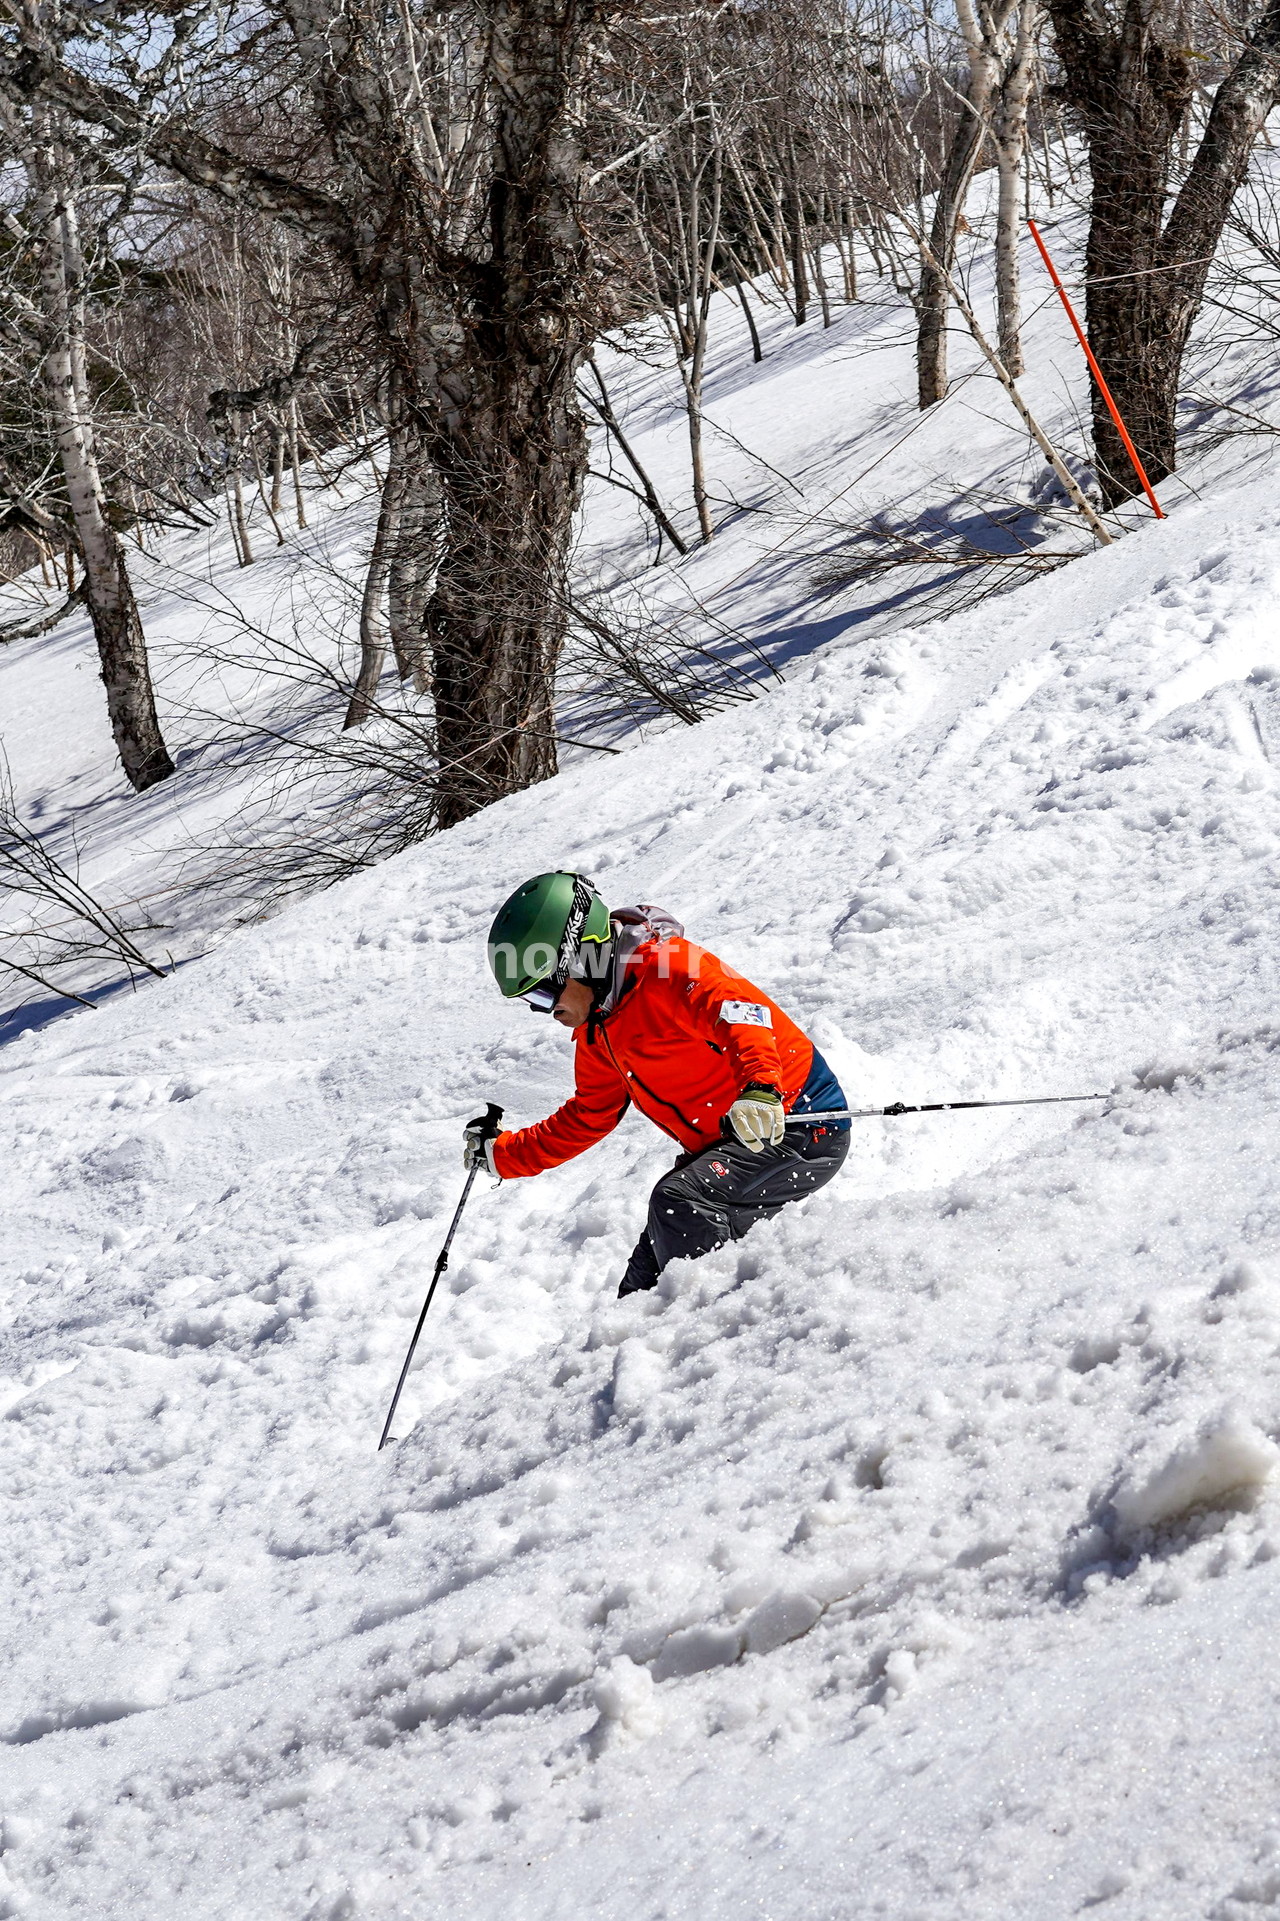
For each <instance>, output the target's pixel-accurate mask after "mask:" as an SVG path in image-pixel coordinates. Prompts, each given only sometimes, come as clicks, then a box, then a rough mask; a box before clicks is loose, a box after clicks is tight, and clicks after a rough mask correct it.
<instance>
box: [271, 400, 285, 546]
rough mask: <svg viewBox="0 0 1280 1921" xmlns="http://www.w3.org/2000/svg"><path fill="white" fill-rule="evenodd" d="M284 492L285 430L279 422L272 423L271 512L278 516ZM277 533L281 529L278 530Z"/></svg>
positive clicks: (273, 421)
mask: <svg viewBox="0 0 1280 1921" xmlns="http://www.w3.org/2000/svg"><path fill="white" fill-rule="evenodd" d="M283 491H284V429H283V427H282V426H281V425H280V422H279V421H278V420H274V419H273V420H272V422H271V512H272V514H273V515H274V514H278V513H279V512H280V506H281V495H282V493H283ZM276 531H277V533H278V532H279V528H277V529H276Z"/></svg>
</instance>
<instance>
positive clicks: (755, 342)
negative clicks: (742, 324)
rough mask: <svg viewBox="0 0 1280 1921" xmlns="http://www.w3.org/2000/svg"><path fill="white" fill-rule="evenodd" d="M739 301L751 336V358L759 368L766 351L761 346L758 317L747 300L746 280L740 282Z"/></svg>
mask: <svg viewBox="0 0 1280 1921" xmlns="http://www.w3.org/2000/svg"><path fill="white" fill-rule="evenodd" d="M738 299H739V300H740V301H741V302H742V311H743V313H744V314H745V315H746V318H747V331H748V333H749V334H750V335H751V358H752V360H754V361H755V363H756V365H757V366H758V365H759V364H760V362H761V361H762V360H763V359H764V349H763V348H762V347H761V345H760V334H759V331H758V329H757V327H756V317H755V315H754V314H753V313H752V311H751V307H750V303H749V302H748V300H747V283H746V281H745V280H739V282H738Z"/></svg>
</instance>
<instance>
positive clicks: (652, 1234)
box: [618, 1127, 849, 1297]
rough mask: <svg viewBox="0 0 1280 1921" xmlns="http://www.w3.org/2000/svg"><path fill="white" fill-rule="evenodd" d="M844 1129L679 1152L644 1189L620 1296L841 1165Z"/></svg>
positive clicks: (735, 1236)
mask: <svg viewBox="0 0 1280 1921" xmlns="http://www.w3.org/2000/svg"><path fill="white" fill-rule="evenodd" d="M848 1152H849V1132H848V1129H847V1128H846V1129H845V1130H844V1131H843V1132H842V1133H836V1132H835V1131H834V1130H833V1129H831V1128H813V1127H789V1128H788V1129H787V1131H786V1135H785V1137H784V1139H783V1142H782V1145H781V1147H765V1148H762V1149H761V1151H760V1152H759V1153H758V1154H753V1153H752V1152H751V1150H750V1148H747V1147H744V1146H743V1145H742V1142H741V1141H739V1140H736V1139H735V1140H728V1141H720V1142H718V1143H717V1144H716V1146H715V1147H704V1148H703V1149H702V1151H701V1153H698V1154H682V1155H681V1157H680V1159H679V1160H678V1161H677V1162H676V1164H675V1166H674V1167H673V1168H672V1169H671V1172H670V1173H669V1174H664V1175H663V1177H662V1179H661V1180H660V1181H659V1182H658V1184H657V1186H656V1187H655V1188H654V1190H653V1193H652V1194H651V1195H650V1196H649V1220H648V1225H647V1226H646V1228H645V1231H644V1233H643V1234H642V1235H641V1236H640V1239H639V1240H638V1241H637V1242H636V1245H635V1248H634V1249H633V1251H632V1254H631V1259H630V1260H629V1261H628V1262H627V1271H626V1273H625V1274H624V1275H623V1277H622V1285H621V1286H620V1287H619V1289H618V1294H619V1297H621V1296H622V1295H624V1294H636V1293H639V1292H641V1291H643V1290H644V1289H645V1288H650V1287H652V1286H653V1285H654V1283H655V1282H656V1281H657V1278H658V1276H659V1274H661V1272H662V1270H663V1268H664V1267H665V1266H666V1265H667V1262H668V1261H674V1260H676V1259H677V1258H678V1257H679V1256H681V1255H684V1256H696V1255H699V1254H709V1253H710V1252H711V1250H712V1248H713V1247H722V1246H723V1245H724V1243H725V1242H726V1241H739V1240H741V1239H742V1236H743V1235H744V1234H745V1233H746V1231H747V1229H748V1228H749V1227H753V1226H754V1225H755V1223H756V1222H757V1221H766V1220H768V1219H770V1217H771V1216H772V1215H774V1214H776V1213H777V1212H778V1210H779V1208H782V1207H785V1206H786V1204H787V1202H788V1201H800V1200H803V1199H804V1197H805V1195H806V1194H814V1193H816V1192H817V1190H818V1189H819V1188H820V1187H825V1186H826V1184H827V1182H828V1181H829V1180H832V1179H833V1178H834V1177H835V1175H837V1174H838V1173H839V1172H840V1168H841V1166H842V1165H843V1163H844V1158H845V1155H846V1154H847V1153H848Z"/></svg>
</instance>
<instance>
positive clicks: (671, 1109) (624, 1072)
mask: <svg viewBox="0 0 1280 1921" xmlns="http://www.w3.org/2000/svg"><path fill="white" fill-rule="evenodd" d="M596 1032H597V1033H598V1034H599V1036H600V1038H601V1040H602V1041H603V1042H604V1045H605V1052H606V1053H607V1054H608V1056H609V1059H610V1060H611V1061H612V1062H613V1065H614V1069H615V1071H616V1072H617V1073H618V1075H619V1076H620V1077H621V1079H622V1081H623V1082H624V1084H625V1083H626V1082H627V1081H634V1082H635V1085H636V1086H637V1087H638V1088H639V1089H640V1092H641V1093H642V1094H647V1095H648V1096H649V1099H650V1100H651V1101H654V1102H656V1103H657V1105H658V1106H659V1107H665V1108H666V1110H667V1112H668V1113H669V1114H674V1115H675V1117H676V1119H677V1120H678V1121H679V1122H680V1124H681V1126H682V1127H687V1128H688V1130H689V1132H690V1133H691V1134H697V1135H698V1137H699V1139H701V1135H700V1134H699V1130H698V1129H697V1128H696V1127H694V1126H693V1124H692V1122H691V1121H688V1120H686V1119H685V1117H684V1115H683V1114H682V1113H681V1112H680V1109H679V1108H678V1107H676V1106H674V1105H673V1104H672V1103H671V1102H670V1101H664V1100H663V1098H662V1096H661V1094H655V1093H654V1091H653V1089H652V1088H651V1087H646V1086H645V1084H644V1082H643V1081H642V1080H641V1078H640V1076H639V1075H638V1074H633V1073H631V1072H630V1071H629V1070H628V1069H626V1068H624V1067H622V1066H621V1065H620V1064H619V1061H618V1056H617V1055H616V1054H615V1053H614V1051H613V1042H612V1041H611V1040H610V1039H609V1036H608V1035H607V1034H606V1033H605V1031H604V1028H603V1026H601V1027H598V1028H597V1029H596ZM649 1118H650V1120H651V1121H653V1122H654V1123H655V1125H656V1126H658V1127H661V1128H662V1131H663V1133H664V1134H665V1135H666V1136H667V1138H668V1139H669V1140H673V1141H675V1142H676V1144H677V1146H679V1147H683V1146H684V1142H683V1141H682V1140H681V1139H680V1136H679V1135H678V1134H673V1133H672V1132H671V1129H670V1128H669V1127H663V1124H662V1122H661V1121H660V1120H658V1118H657V1116H656V1114H651V1115H650V1116H649Z"/></svg>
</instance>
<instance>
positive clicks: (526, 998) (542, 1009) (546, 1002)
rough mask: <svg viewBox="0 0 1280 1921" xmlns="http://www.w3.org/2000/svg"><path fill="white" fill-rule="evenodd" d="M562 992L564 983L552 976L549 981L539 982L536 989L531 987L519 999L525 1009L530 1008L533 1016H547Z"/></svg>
mask: <svg viewBox="0 0 1280 1921" xmlns="http://www.w3.org/2000/svg"><path fill="white" fill-rule="evenodd" d="M563 992H564V982H563V981H562V980H561V979H559V977H558V976H557V975H555V974H553V975H552V976H551V978H550V979H549V980H545V981H539V982H538V984H537V986H536V987H531V988H530V989H529V991H528V992H527V993H526V994H521V996H520V999H521V1000H522V1001H523V1002H524V1004H525V1006H526V1007H531V1008H532V1009H533V1011H534V1013H535V1014H549V1013H550V1012H551V1010H552V1008H553V1007H554V1006H555V1004H556V1002H557V1001H558V1000H559V998H560V996H561V994H563Z"/></svg>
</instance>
